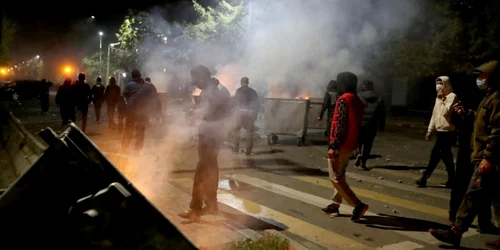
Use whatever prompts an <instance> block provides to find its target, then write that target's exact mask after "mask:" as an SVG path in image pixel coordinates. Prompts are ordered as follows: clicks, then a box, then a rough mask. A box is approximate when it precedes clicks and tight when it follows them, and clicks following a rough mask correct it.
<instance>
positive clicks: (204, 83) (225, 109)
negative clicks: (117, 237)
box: [178, 65, 231, 220]
mask: <svg viewBox="0 0 500 250" xmlns="http://www.w3.org/2000/svg"><path fill="white" fill-rule="evenodd" d="M191 79H192V83H193V84H194V85H196V86H197V87H198V88H200V89H201V90H202V91H201V93H200V103H199V110H198V112H199V116H200V117H201V123H200V124H199V130H198V136H199V141H198V165H197V166H196V172H195V175H194V182H193V193H192V198H191V203H190V204H189V209H187V210H186V211H185V212H182V213H179V214H178V215H179V216H180V217H182V218H186V219H189V220H198V219H199V217H200V216H201V215H202V214H217V213H218V207H217V188H218V182H219V165H218V161H217V157H218V155H219V152H220V148H221V145H222V143H223V140H224V127H225V126H224V125H225V121H226V118H227V117H228V115H229V110H230V100H231V94H230V93H229V91H228V90H227V89H226V88H225V87H224V86H223V85H221V84H220V83H219V80H217V79H215V78H212V77H211V74H210V71H208V69H207V67H205V66H203V65H198V66H195V67H194V68H193V69H192V70H191ZM203 205H205V207H203Z"/></svg>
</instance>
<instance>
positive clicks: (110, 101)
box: [104, 77, 121, 128]
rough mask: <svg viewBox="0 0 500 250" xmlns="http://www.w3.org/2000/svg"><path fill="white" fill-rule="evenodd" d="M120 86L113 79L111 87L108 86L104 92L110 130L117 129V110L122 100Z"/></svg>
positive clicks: (110, 83) (112, 78)
mask: <svg viewBox="0 0 500 250" xmlns="http://www.w3.org/2000/svg"><path fill="white" fill-rule="evenodd" d="M120 92H121V89H120V86H118V85H116V79H115V78H114V77H111V78H110V79H109V85H108V86H106V90H105V91H104V100H105V101H106V107H107V111H108V123H109V128H115V127H116V123H115V110H116V106H117V104H118V101H119V100H120Z"/></svg>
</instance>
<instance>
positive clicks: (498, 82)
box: [430, 61, 500, 249]
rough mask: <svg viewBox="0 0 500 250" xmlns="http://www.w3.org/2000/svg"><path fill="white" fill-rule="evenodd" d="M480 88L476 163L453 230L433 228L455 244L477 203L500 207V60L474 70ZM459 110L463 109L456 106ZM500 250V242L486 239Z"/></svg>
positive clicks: (438, 236)
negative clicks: (489, 203)
mask: <svg viewBox="0 0 500 250" xmlns="http://www.w3.org/2000/svg"><path fill="white" fill-rule="evenodd" d="M474 73H475V75H476V76H477V78H476V84H477V87H478V88H479V89H480V90H482V91H484V93H485V96H484V98H483V100H482V101H481V104H479V107H478V109H477V112H476V116H475V120H474V132H473V135H472V141H471V144H472V146H473V147H472V156H471V158H472V163H473V164H474V165H476V169H475V170H474V174H473V176H472V179H471V181H470V184H469V187H468V189H467V193H466V194H465V197H464V199H463V201H462V204H461V205H460V208H459V209H458V212H457V214H456V217H455V222H454V223H453V226H452V227H451V228H450V229H430V233H431V234H432V236H434V237H435V238H436V239H438V240H440V241H442V242H446V243H449V244H452V245H455V246H459V245H460V241H461V239H462V235H463V234H464V233H465V232H467V231H468V229H469V227H470V226H471V224H472V221H473V220H474V218H475V217H476V215H477V213H478V205H480V204H481V203H483V202H487V201H488V199H490V201H491V203H492V205H493V206H494V207H495V208H496V209H498V208H500V207H499V205H500V193H499V192H498V190H500V170H499V166H500V165H499V164H500V69H499V67H498V61H490V62H487V63H485V64H483V65H481V66H480V67H478V68H477V69H476V70H475V71H474ZM457 110H458V112H462V111H463V110H460V109H457ZM486 244H487V246H488V247H489V248H491V249H500V241H495V242H487V243H486Z"/></svg>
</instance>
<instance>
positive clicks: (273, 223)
mask: <svg viewBox="0 0 500 250" xmlns="http://www.w3.org/2000/svg"><path fill="white" fill-rule="evenodd" d="M33 105H35V104H34V103H32V104H25V105H24V106H21V107H11V110H12V111H13V113H14V114H15V115H16V116H18V117H19V118H20V120H21V121H22V122H24V123H25V124H26V126H27V128H28V129H29V130H31V131H33V132H36V131H38V130H40V129H41V128H44V127H47V126H50V127H52V128H53V129H54V130H56V131H61V130H62V127H61V126H60V125H59V124H60V121H59V116H58V113H57V110H56V109H55V108H52V109H51V111H50V112H49V114H47V115H41V114H40V111H39V110H38V108H36V107H34V106H33ZM91 110H92V108H91ZM103 111H104V109H103ZM91 113H93V112H91ZM103 113H105V112H103ZM94 119H95V118H94V116H93V114H92V117H91V118H90V121H91V122H90V125H89V130H88V133H87V134H88V135H89V137H90V138H91V139H92V140H94V142H95V143H96V145H98V146H99V147H100V148H101V149H102V150H103V151H104V152H105V154H106V155H107V156H108V157H109V158H110V159H111V160H112V161H113V162H114V163H115V164H116V165H117V167H118V168H119V169H120V171H122V172H123V173H124V174H125V175H126V176H127V177H128V178H130V179H131V180H132V182H133V183H134V184H136V185H137V186H138V187H139V189H140V190H141V191H143V193H144V194H145V195H146V197H148V198H149V199H150V200H152V201H153V203H155V204H157V206H159V207H162V206H163V207H165V208H164V211H163V210H162V211H163V212H164V213H165V214H166V215H167V216H168V217H169V218H170V219H171V220H174V221H177V222H179V225H181V226H180V228H181V229H182V230H186V231H185V232H186V234H189V235H195V236H192V237H198V238H199V237H200V236H196V235H200V233H199V231H197V232H198V233H197V234H195V233H191V234H190V233H188V231H193V230H195V229H199V228H200V227H203V226H200V225H183V224H181V222H180V221H181V220H179V218H175V213H174V210H175V211H178V210H181V209H183V208H184V206H186V205H187V200H189V194H190V190H191V185H192V178H193V173H194V168H195V166H196V162H197V151H196V141H195V140H194V139H193V138H195V136H194V135H195V126H196V125H195V124H192V123H191V122H189V121H186V120H185V119H184V117H183V113H182V112H180V111H179V112H173V111H172V112H169V119H167V121H169V123H171V124H173V125H170V126H165V125H164V126H160V125H157V124H155V123H154V122H153V125H152V127H150V129H149V130H148V131H147V139H146V141H147V142H146V150H144V154H142V155H138V156H135V155H133V156H132V155H120V154H118V153H117V152H118V151H117V149H118V147H117V146H118V145H119V142H120V138H121V137H120V135H119V134H118V133H117V132H116V131H111V130H109V129H107V125H106V123H105V122H104V123H103V124H96V123H95V121H94ZM104 121H106V117H105V114H104ZM77 124H78V123H77ZM258 126H260V127H261V126H262V121H260V122H259V124H258ZM221 129H223V128H221ZM409 134H412V133H408V134H406V133H404V131H397V132H396V131H387V132H384V133H379V134H378V136H377V138H376V140H375V144H374V148H373V151H372V154H373V155H374V158H373V159H371V160H370V161H369V162H368V167H369V168H370V171H359V170H357V169H355V168H354V167H353V163H351V164H350V166H349V168H348V174H347V179H348V182H349V184H350V185H351V187H352V188H353V190H354V191H355V192H356V193H357V195H358V196H359V198H360V199H361V200H362V201H363V202H365V203H367V204H369V205H370V209H369V212H368V213H367V214H366V215H365V218H364V219H363V220H361V221H360V222H359V223H352V222H351V221H350V215H351V212H352V209H353V208H352V207H350V206H348V205H343V206H342V207H341V213H342V215H343V216H341V217H338V218H330V217H329V216H328V215H325V214H323V213H322V212H321V211H320V208H321V207H324V206H326V205H328V204H329V202H330V201H329V199H330V197H331V195H332V187H331V183H330V181H329V180H328V174H327V173H326V170H325V169H326V164H327V162H326V159H325V157H324V156H325V153H326V142H325V140H324V139H323V138H322V137H321V131H311V133H310V134H309V135H308V140H307V145H306V146H304V147H297V146H296V145H295V144H296V138H294V137H286V136H280V138H279V141H278V145H272V146H268V145H267V143H266V140H265V136H264V135H262V134H261V137H262V139H260V140H258V141H257V142H256V143H255V144H256V145H255V150H254V154H253V155H252V156H250V157H246V156H244V155H242V154H234V153H231V152H230V150H228V149H224V150H223V151H222V152H221V154H220V156H219V165H220V183H219V204H220V210H221V219H220V220H222V221H224V222H225V224H224V225H226V226H227V225H228V223H233V224H232V225H234V223H236V224H238V225H242V226H243V228H245V230H247V231H245V230H244V232H247V233H248V232H256V233H261V232H263V231H264V230H268V229H274V230H277V231H280V232H282V233H283V234H284V235H286V236H288V237H290V238H291V239H293V240H296V241H298V242H300V243H301V244H302V245H304V246H306V247H307V248H309V249H398V250H407V249H443V248H444V249H454V248H452V247H451V246H448V245H446V244H442V243H440V242H437V241H436V240H434V239H433V238H432V237H431V236H430V234H429V233H428V232H427V231H428V229H429V228H431V227H442V228H446V227H448V226H447V223H448V222H447V217H448V202H449V190H447V189H443V188H440V187H439V183H442V182H445V181H446V172H445V171H444V166H443V165H442V164H441V165H439V166H438V169H437V170H436V171H435V172H434V174H433V176H432V177H431V178H430V179H429V182H428V185H429V186H430V187H428V188H425V189H419V188H416V186H415V184H414V182H415V180H416V179H418V178H419V177H420V176H421V171H422V170H423V169H425V166H426V164H427V161H428V157H429V154H430V150H431V148H432V146H433V143H432V142H427V141H424V140H423V138H422V139H419V138H415V136H414V135H413V134H412V135H409ZM243 145H244V142H242V146H243ZM454 153H456V149H454ZM175 193H178V194H179V195H177V196H179V197H180V196H182V197H183V198H182V199H181V198H179V199H177V200H176V199H175V198H172V197H170V196H175V195H173V194H175ZM167 194H168V195H170V196H169V197H170V200H169V201H170V202H166V201H165V200H166V199H167V198H162V197H166V196H167ZM181 200H182V201H181ZM165 203H169V204H168V205H167V204H165ZM174 203H175V204H174ZM167 207H168V209H167ZM160 210H161V208H160ZM213 230H215V229H213ZM239 232H240V233H242V231H241V230H239ZM221 234H223V233H218V234H217V235H213V234H210V235H212V236H210V237H212V238H209V237H208V236H206V237H204V238H205V241H214V239H215V238H216V237H222V236H221ZM227 234H229V231H228V233H227ZM190 237H191V236H190ZM497 237H498V236H494V235H481V234H478V233H477V232H476V231H475V229H471V230H470V231H469V232H468V233H467V234H466V235H464V238H463V240H462V246H463V247H462V248H461V249H483V248H484V245H483V243H484V242H485V241H486V240H494V239H496V238H497ZM207 238H209V239H207ZM200 241H201V240H200Z"/></svg>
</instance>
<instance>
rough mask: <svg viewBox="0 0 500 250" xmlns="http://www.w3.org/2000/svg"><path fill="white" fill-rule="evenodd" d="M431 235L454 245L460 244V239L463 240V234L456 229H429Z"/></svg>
mask: <svg viewBox="0 0 500 250" xmlns="http://www.w3.org/2000/svg"><path fill="white" fill-rule="evenodd" d="M429 233H431V235H432V236H433V237H434V238H436V239H438V240H439V241H442V242H445V243H448V244H451V245H454V246H460V241H461V240H462V234H461V233H459V232H458V231H457V230H455V229H433V228H431V229H430V230H429Z"/></svg>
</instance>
